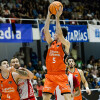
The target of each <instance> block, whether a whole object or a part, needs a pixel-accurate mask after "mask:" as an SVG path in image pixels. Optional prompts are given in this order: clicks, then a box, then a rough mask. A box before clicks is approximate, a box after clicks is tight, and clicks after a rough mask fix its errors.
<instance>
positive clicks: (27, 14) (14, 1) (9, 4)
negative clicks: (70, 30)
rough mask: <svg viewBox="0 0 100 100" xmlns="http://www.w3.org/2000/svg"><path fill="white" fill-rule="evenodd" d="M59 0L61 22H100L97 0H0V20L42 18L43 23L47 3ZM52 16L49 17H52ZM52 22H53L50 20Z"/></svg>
mask: <svg viewBox="0 0 100 100" xmlns="http://www.w3.org/2000/svg"><path fill="white" fill-rule="evenodd" d="M52 1H60V2H62V4H63V14H62V16H61V18H60V19H61V20H65V21H61V24H74V25H75V24H87V22H77V21H70V22H69V21H68V20H92V21H90V23H92V24H100V21H99V20H100V10H99V9H100V7H99V0H95V1H94V0H29V1H28V0H0V22H1V23H6V22H7V23H9V20H5V19H3V18H4V17H6V18H25V19H42V21H40V23H44V21H45V18H46V16H47V12H48V7H49V4H50V3H51V2H52ZM54 18H55V16H52V17H51V19H54ZM11 22H12V23H15V22H16V23H33V24H34V23H36V22H35V21H21V20H20V21H19V20H11ZM51 23H54V22H51Z"/></svg>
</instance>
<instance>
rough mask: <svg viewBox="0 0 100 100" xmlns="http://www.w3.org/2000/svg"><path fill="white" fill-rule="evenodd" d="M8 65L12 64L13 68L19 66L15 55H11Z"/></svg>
mask: <svg viewBox="0 0 100 100" xmlns="http://www.w3.org/2000/svg"><path fill="white" fill-rule="evenodd" d="M10 66H13V67H14V68H16V69H17V68H19V67H20V63H19V60H18V58H16V57H13V58H12V59H11V61H10Z"/></svg>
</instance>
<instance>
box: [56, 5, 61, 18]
mask: <svg viewBox="0 0 100 100" xmlns="http://www.w3.org/2000/svg"><path fill="white" fill-rule="evenodd" d="M56 11H57V13H56V18H59V17H60V15H61V14H62V11H63V10H62V7H61V6H60V7H59V10H57V9H56Z"/></svg>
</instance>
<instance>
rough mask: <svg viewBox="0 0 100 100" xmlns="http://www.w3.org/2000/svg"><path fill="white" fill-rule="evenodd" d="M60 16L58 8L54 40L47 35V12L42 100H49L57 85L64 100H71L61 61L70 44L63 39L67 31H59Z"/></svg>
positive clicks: (60, 10) (48, 21) (48, 17)
mask: <svg viewBox="0 0 100 100" xmlns="http://www.w3.org/2000/svg"><path fill="white" fill-rule="evenodd" d="M61 14H62V8H61V7H60V9H59V10H58V11H57V14H56V33H55V40H53V39H52V38H51V35H50V33H49V23H50V16H51V14H50V12H49V10H48V15H47V19H46V23H45V27H44V34H45V38H46V41H47V43H48V44H49V48H48V52H47V56H46V67H47V74H46V76H45V78H46V80H45V83H44V88H43V92H44V93H43V100H50V97H51V96H52V94H54V91H55V89H56V87H57V86H58V85H59V88H60V90H61V94H62V95H64V98H65V100H71V93H70V92H71V90H70V86H69V83H68V77H67V75H66V73H65V70H66V65H65V63H64V61H63V58H64V53H67V54H68V53H69V48H70V43H69V41H68V40H65V38H64V37H66V35H67V30H66V29H65V28H63V29H61V27H60V23H59V17H60V15H61Z"/></svg>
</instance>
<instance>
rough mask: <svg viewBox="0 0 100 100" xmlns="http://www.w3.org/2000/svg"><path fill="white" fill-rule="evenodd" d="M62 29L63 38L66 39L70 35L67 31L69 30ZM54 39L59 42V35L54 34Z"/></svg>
mask: <svg viewBox="0 0 100 100" xmlns="http://www.w3.org/2000/svg"><path fill="white" fill-rule="evenodd" d="M61 29H62V34H63V36H64V38H65V37H66V36H67V34H68V31H67V29H66V28H61ZM54 39H55V40H57V39H58V38H57V34H54Z"/></svg>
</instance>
